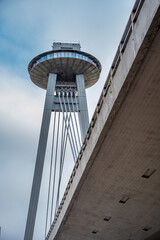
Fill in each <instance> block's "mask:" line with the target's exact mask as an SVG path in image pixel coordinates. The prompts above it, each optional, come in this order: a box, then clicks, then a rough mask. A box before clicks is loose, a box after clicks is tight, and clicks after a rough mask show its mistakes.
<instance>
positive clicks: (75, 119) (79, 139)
mask: <svg viewBox="0 0 160 240" xmlns="http://www.w3.org/2000/svg"><path fill="white" fill-rule="evenodd" d="M72 94H73V92H72V90H71V88H70V97H71V102H72V108H73V114H74V121H75V125H76V130H77V135H78V141H79V146H80V148H81V145H82V143H81V138H80V133H79V129H78V123H77V118H76V113H75V112H76V110H75V107H74V103H73V98H72ZM77 107H78V106H77Z"/></svg>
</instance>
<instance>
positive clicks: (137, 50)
mask: <svg viewBox="0 0 160 240" xmlns="http://www.w3.org/2000/svg"><path fill="white" fill-rule="evenodd" d="M151 2H152V5H151ZM159 5H160V1H159V0H153V1H150V0H146V1H145V3H144V4H143V7H142V9H141V12H140V15H139V17H138V20H137V22H136V24H135V26H134V29H133V31H132V34H131V36H130V39H129V41H128V43H127V47H126V49H125V51H124V53H123V55H122V56H121V62H120V64H119V66H118V69H117V71H116V74H115V75H114V77H113V80H112V83H111V86H110V90H109V92H110V93H109V92H108V93H107V95H106V97H104V99H103V105H102V107H101V110H100V113H99V114H98V116H97V120H96V123H95V125H94V127H93V129H92V133H91V135H90V137H89V140H88V141H87V145H86V148H85V150H84V152H83V155H82V158H81V160H80V161H79V163H78V164H79V166H78V168H77V170H76V173H75V176H74V177H73V181H72V183H71V184H70V186H69V189H68V194H67V196H66V197H65V201H64V203H63V206H62V209H61V211H60V213H59V216H58V218H57V220H56V223H55V225H54V227H53V230H52V231H51V233H50V234H49V235H48V239H49V240H51V239H57V240H82V239H84V240H91V239H102V240H103V239H104V240H106V239H109V240H116V239H117V240H124V239H127V240H128V239H136V240H141V239H146V238H148V237H149V236H152V235H153V234H155V233H157V232H158V231H160V224H159V222H160V191H159V189H160V144H159V143H160V30H159V26H160V7H159ZM151 6H152V7H151ZM148 169H149V170H148ZM152 173H153V174H152ZM150 174H151V176H150V177H149V175H150ZM151 239H156V238H155V237H153V238H152V237H151Z"/></svg>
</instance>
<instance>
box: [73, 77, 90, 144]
mask: <svg viewBox="0 0 160 240" xmlns="http://www.w3.org/2000/svg"><path fill="white" fill-rule="evenodd" d="M76 85H77V91H78V102H79V110H80V111H79V119H80V128H81V137H82V141H83V140H84V138H85V136H86V132H87V130H88V127H89V117H88V107H87V98H86V91H85V83H84V76H83V74H81V75H76Z"/></svg>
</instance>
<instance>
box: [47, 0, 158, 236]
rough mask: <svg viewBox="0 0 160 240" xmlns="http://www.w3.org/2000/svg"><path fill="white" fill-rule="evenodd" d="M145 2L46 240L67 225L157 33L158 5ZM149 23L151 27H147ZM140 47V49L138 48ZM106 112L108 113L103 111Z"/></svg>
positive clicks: (56, 234)
mask: <svg viewBox="0 0 160 240" xmlns="http://www.w3.org/2000/svg"><path fill="white" fill-rule="evenodd" d="M149 1H150V0H147V1H145V3H144V5H143V7H142V10H141V13H140V15H139V17H138V19H137V22H136V24H135V26H134V29H133V32H132V34H131V36H130V39H129V41H128V43H127V47H126V49H125V52H124V53H123V55H122V58H121V62H120V64H119V67H118V69H117V72H116V74H115V76H114V77H113V80H112V83H111V87H110V89H111V91H112V92H111V93H109V92H108V93H107V95H106V97H105V98H104V102H103V105H102V108H101V111H100V113H99V115H98V117H97V121H96V123H95V126H94V128H93V130H92V134H91V136H90V139H89V140H88V142H87V146H86V149H85V151H84V152H83V155H82V159H81V161H80V162H79V167H78V169H77V171H76V174H75V176H74V178H73V182H72V184H71V185H70V189H69V191H68V195H67V196H66V200H65V202H64V205H63V207H62V209H61V212H60V214H59V217H58V218H57V221H56V223H55V225H54V228H53V230H52V231H51V234H50V236H48V239H49V240H51V239H58V233H59V231H60V228H61V225H63V224H64V223H65V221H67V216H68V214H69V212H70V211H71V209H72V206H73V204H74V201H75V199H76V198H77V196H78V193H79V191H80V189H81V187H82V186H83V184H84V182H85V179H86V176H87V174H88V171H89V169H90V168H91V166H92V164H93V163H94V160H95V158H96V155H97V154H98V151H99V149H100V146H101V144H102V142H103V139H104V138H105V136H106V135H107V133H108V130H109V128H110V126H111V124H112V123H113V121H114V118H115V116H116V114H117V112H118V111H119V109H120V107H121V105H122V104H123V101H124V99H125V97H126V95H127V92H128V91H129V88H130V86H131V84H132V82H133V81H134V78H135V76H136V74H137V72H138V69H139V68H140V66H141V64H142V63H143V59H144V58H145V56H146V54H147V51H148V49H149V47H150V45H151V44H152V42H153V40H154V37H155V36H156V33H157V31H158V30H159V26H160V8H159V3H160V2H159V1H155V2H154V3H155V5H154V7H153V9H152V11H151V9H150V8H149V7H150V5H149ZM156 3H157V4H156ZM148 8H149V9H148ZM146 11H147V13H148V16H147V14H145V17H146V18H147V19H144V12H146ZM141 18H143V21H141ZM141 22H143V24H144V23H146V22H147V23H148V26H149V28H147V27H148V26H146V28H145V27H144V25H143V26H142V25H141ZM149 23H151V25H150V24H149ZM142 29H143V30H142ZM138 31H140V32H141V35H140V36H139V38H138V34H137V32H138ZM142 45H143V47H141V46H142ZM106 108H107V110H108V111H107V110H106ZM104 109H105V110H104ZM102 132H103V133H102Z"/></svg>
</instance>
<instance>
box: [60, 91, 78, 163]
mask: <svg viewBox="0 0 160 240" xmlns="http://www.w3.org/2000/svg"><path fill="white" fill-rule="evenodd" d="M62 98H63V103H64V108H65V112H66V119H67V120H68V110H67V106H66V102H65V99H64V95H63V94H62ZM70 114H71V112H70ZM69 130H70V134H71V140H72V144H73V148H74V153H75V159H76V158H77V155H78V153H77V150H76V147H75V144H74V139H73V134H72V129H71V127H70V129H69ZM74 161H75V160H74Z"/></svg>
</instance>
